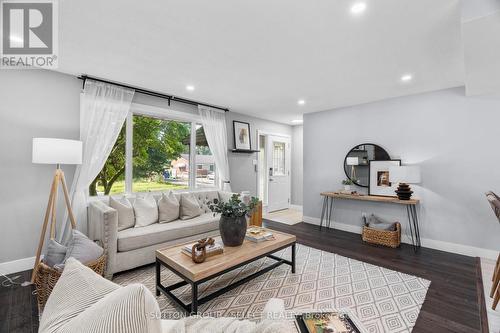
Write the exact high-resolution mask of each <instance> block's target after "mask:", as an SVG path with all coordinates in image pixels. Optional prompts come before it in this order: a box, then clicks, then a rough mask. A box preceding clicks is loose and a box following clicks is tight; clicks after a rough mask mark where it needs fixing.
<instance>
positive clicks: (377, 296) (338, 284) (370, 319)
mask: <svg viewBox="0 0 500 333" xmlns="http://www.w3.org/2000/svg"><path fill="white" fill-rule="evenodd" d="M277 255H278V256H282V257H283V258H290V248H287V249H285V250H283V251H280V252H278V253H277ZM296 259H297V262H296V264H297V266H296V268H297V273H296V274H292V273H291V270H290V266H288V265H281V266H279V267H277V268H275V269H274V270H272V271H270V272H268V273H266V274H264V275H261V276H260V277H258V278H256V279H254V280H252V281H250V282H247V283H246V284H243V285H241V286H239V287H238V288H236V289H233V290H231V291H229V292H227V293H225V294H223V295H222V296H219V297H217V298H215V299H213V300H211V301H210V302H208V303H205V304H203V305H201V306H200V308H199V310H200V312H202V313H204V314H207V315H208V314H210V315H212V316H238V317H249V318H254V317H258V315H259V314H260V312H261V311H262V309H263V307H264V305H265V304H266V302H267V301H268V300H269V299H270V298H280V299H283V300H284V301H285V307H286V309H287V310H291V311H297V312H299V311H300V310H306V311H311V310H312V309H315V310H328V309H349V311H350V312H351V313H354V314H356V316H357V317H358V319H359V320H360V321H361V322H362V323H363V325H364V326H365V329H366V330H367V331H368V332H411V330H412V328H413V326H414V325H415V322H416V320H417V317H418V314H419V312H420V308H421V306H422V303H423V302H424V300H425V295H426V293H427V289H428V288H429V286H430V281H428V280H424V279H421V278H418V277H416V276H412V275H407V274H403V273H400V272H396V271H392V270H389V269H385V268H382V267H379V266H375V265H371V264H368V263H365V262H362V261H358V260H354V259H350V258H346V257H342V256H339V255H337V254H334V253H330V252H325V251H321V250H317V249H313V248H310V247H307V246H304V245H297V254H296ZM273 262H274V261H273V260H272V259H267V258H264V259H260V260H257V261H255V262H253V263H251V264H248V265H246V266H244V267H241V268H239V269H237V270H235V271H232V272H229V273H227V274H224V275H222V276H220V277H218V278H217V279H214V280H211V281H208V282H206V283H204V284H202V285H200V286H199V293H200V296H201V297H203V296H204V295H207V294H210V293H211V291H213V290H217V289H220V288H221V287H223V286H226V285H227V284H229V283H230V282H231V281H233V280H239V279H241V278H242V277H244V276H246V275H249V274H252V273H254V272H256V271H257V270H259V269H260V268H261V267H265V266H267V265H269V264H271V263H273ZM113 281H114V282H116V283H118V284H121V285H127V284H131V283H142V284H144V285H146V286H147V287H148V288H149V289H150V290H151V291H152V292H153V294H154V290H155V274H154V266H147V267H143V268H139V269H136V270H133V271H130V272H125V273H122V274H117V275H116V276H115V278H114V279H113ZM162 281H163V284H164V285H170V284H173V283H175V282H178V281H180V278H178V277H177V276H176V275H174V274H173V273H172V272H170V271H169V270H167V269H166V268H164V269H163V270H162ZM175 294H176V295H178V297H179V298H180V299H182V300H183V301H184V302H185V303H190V300H189V297H190V287H189V286H185V287H183V288H179V289H178V290H176V292H175ZM158 302H159V304H160V308H161V310H162V313H163V315H164V318H166V319H171V318H178V317H179V316H181V315H182V313H181V311H180V310H179V309H178V308H177V307H176V306H175V305H174V304H173V303H172V302H171V301H170V300H169V299H168V298H167V297H166V296H163V295H162V296H160V297H158Z"/></svg>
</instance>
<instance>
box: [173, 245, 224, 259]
mask: <svg viewBox="0 0 500 333" xmlns="http://www.w3.org/2000/svg"><path fill="white" fill-rule="evenodd" d="M195 244H196V243H192V244H186V245H184V246H183V247H182V251H181V252H182V253H184V254H185V255H187V256H189V257H191V250H192V248H193V245H195ZM205 250H206V257H207V258H208V257H211V256H215V255H218V254H222V253H224V247H223V246H222V244H219V243H214V245H208V246H207V247H206V248H205ZM198 252H199V253H201V251H198Z"/></svg>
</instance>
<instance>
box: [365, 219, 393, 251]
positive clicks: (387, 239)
mask: <svg viewBox="0 0 500 333" xmlns="http://www.w3.org/2000/svg"><path fill="white" fill-rule="evenodd" d="M362 236H363V241H364V242H367V243H371V244H378V245H384V246H388V247H393V248H396V247H399V245H401V224H400V223H399V222H396V230H394V231H390V230H380V229H374V228H369V227H366V226H364V227H363V234H362Z"/></svg>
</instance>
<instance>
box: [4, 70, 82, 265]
mask: <svg viewBox="0 0 500 333" xmlns="http://www.w3.org/2000/svg"><path fill="white" fill-rule="evenodd" d="M81 86H82V83H81V81H79V80H77V79H76V78H75V77H71V76H67V75H62V74H58V73H55V72H49V71H42V70H2V71H1V74H0V156H1V161H0V184H1V185H0V212H1V213H2V217H1V220H2V227H1V228H2V229H1V232H0V263H1V262H5V261H11V260H15V259H20V258H26V257H32V256H34V255H35V251H36V248H37V246H38V237H40V231H41V227H42V223H43V217H44V213H45V208H46V205H47V200H48V195H49V190H50V184H51V181H52V176H53V173H54V169H55V166H54V165H37V164H32V163H31V142H32V138H33V137H56V138H68V139H78V137H79V109H80V107H79V103H80V102H79V101H80V98H79V92H80V89H81ZM63 170H64V171H65V173H66V179H67V182H68V184H71V181H72V178H73V173H74V167H72V166H64V167H63ZM60 198H62V197H61V196H60ZM59 203H60V205H59V207H58V208H59V212H60V214H59V215H60V216H59V220H61V215H62V212H63V208H64V206H63V205H62V200H60V201H59Z"/></svg>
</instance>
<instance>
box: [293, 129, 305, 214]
mask: <svg viewBox="0 0 500 333" xmlns="http://www.w3.org/2000/svg"><path fill="white" fill-rule="evenodd" d="M303 129H304V127H303V126H302V125H301V126H294V127H293V130H292V204H293V205H298V206H302V203H303V200H302V197H303V196H302V194H303V169H304V164H303V161H304V156H303V150H304V149H303V141H304V138H303Z"/></svg>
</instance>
